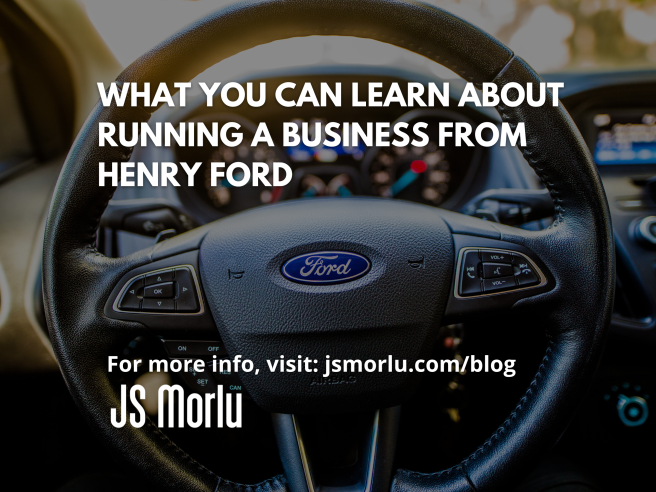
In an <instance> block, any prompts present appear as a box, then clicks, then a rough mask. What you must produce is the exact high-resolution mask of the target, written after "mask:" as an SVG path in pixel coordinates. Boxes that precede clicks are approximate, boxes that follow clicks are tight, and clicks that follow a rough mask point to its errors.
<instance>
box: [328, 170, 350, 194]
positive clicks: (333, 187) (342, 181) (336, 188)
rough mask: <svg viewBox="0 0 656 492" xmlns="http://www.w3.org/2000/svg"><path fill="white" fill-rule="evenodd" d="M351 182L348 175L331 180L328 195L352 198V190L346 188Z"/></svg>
mask: <svg viewBox="0 0 656 492" xmlns="http://www.w3.org/2000/svg"><path fill="white" fill-rule="evenodd" d="M349 182H350V178H349V176H348V174H340V175H338V176H335V177H334V178H333V179H331V180H330V183H328V186H327V187H326V189H327V191H328V194H329V195H337V196H352V195H353V193H351V190H349V189H348V187H347V186H346V185H347V184H349Z"/></svg>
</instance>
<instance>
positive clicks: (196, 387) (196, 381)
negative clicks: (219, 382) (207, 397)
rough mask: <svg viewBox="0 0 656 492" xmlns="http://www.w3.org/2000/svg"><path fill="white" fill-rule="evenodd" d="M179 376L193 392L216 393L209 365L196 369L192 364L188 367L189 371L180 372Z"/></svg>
mask: <svg viewBox="0 0 656 492" xmlns="http://www.w3.org/2000/svg"><path fill="white" fill-rule="evenodd" d="M180 376H181V377H182V380H183V381H184V382H185V383H187V386H189V388H191V390H192V391H194V392H195V393H216V383H215V382H214V378H213V377H212V371H211V366H210V367H207V366H206V367H205V368H204V369H203V370H201V371H197V370H196V369H194V367H193V365H192V366H190V367H189V371H182V372H180Z"/></svg>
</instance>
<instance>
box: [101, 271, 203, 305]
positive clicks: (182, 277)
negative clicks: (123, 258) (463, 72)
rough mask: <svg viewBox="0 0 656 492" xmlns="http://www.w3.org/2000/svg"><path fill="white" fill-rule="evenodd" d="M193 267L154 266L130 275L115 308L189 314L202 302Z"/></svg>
mask: <svg viewBox="0 0 656 492" xmlns="http://www.w3.org/2000/svg"><path fill="white" fill-rule="evenodd" d="M198 295H199V294H198V288H197V283H196V278H195V275H194V272H193V268H192V267H190V266H177V267H173V268H167V269H163V270H156V271H154V272H149V273H146V274H144V275H139V276H138V277H135V278H133V279H131V280H130V281H129V282H128V283H127V284H126V286H125V287H123V290H122V294H121V295H120V300H118V301H115V304H114V309H115V310H120V311H141V312H143V313H144V314H148V313H164V312H167V313H170V312H175V313H180V314H188V313H189V314H191V313H198V312H199V311H200V307H201V303H200V298H199V297H198Z"/></svg>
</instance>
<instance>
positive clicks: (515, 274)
mask: <svg viewBox="0 0 656 492" xmlns="http://www.w3.org/2000/svg"><path fill="white" fill-rule="evenodd" d="M458 264H459V269H460V270H459V276H458V287H457V290H456V292H455V294H456V297H479V296H485V295H490V294H497V293H503V292H509V291H514V290H518V289H523V288H527V287H534V286H538V285H541V282H542V281H543V279H544V275H542V274H541V273H540V271H539V270H538V269H537V267H536V266H535V264H534V263H533V262H532V261H531V260H530V259H529V258H528V257H527V256H526V255H525V254H523V253H519V252H516V251H515V252H511V251H504V250H493V249H481V250H479V249H477V248H462V249H461V250H460V258H459V263H458ZM545 283H546V281H545Z"/></svg>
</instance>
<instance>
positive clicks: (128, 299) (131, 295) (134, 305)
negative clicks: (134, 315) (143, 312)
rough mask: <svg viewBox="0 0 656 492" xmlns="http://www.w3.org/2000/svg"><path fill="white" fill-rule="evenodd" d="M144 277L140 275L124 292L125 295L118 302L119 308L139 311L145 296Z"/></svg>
mask: <svg viewBox="0 0 656 492" xmlns="http://www.w3.org/2000/svg"><path fill="white" fill-rule="evenodd" d="M143 283H144V279H143V277H139V278H136V279H134V280H133V281H132V282H131V283H130V285H128V287H127V289H125V292H124V293H123V297H122V298H121V301H120V302H119V304H118V307H119V309H123V310H124V311H139V309H140V308H141V298H142V297H143V292H144V287H143Z"/></svg>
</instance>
